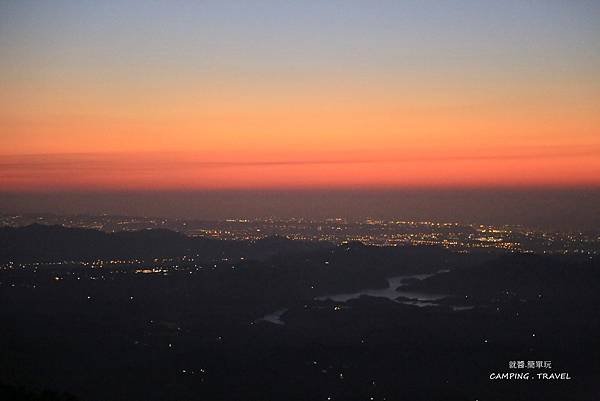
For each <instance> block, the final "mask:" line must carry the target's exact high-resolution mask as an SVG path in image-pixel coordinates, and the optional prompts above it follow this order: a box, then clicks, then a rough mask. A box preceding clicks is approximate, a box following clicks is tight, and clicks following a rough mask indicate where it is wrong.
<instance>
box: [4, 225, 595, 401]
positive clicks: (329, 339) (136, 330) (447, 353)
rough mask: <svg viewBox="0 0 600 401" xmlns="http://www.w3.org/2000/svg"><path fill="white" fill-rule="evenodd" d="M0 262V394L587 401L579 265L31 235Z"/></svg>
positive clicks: (87, 234) (44, 232)
mask: <svg viewBox="0 0 600 401" xmlns="http://www.w3.org/2000/svg"><path fill="white" fill-rule="evenodd" d="M0 266H1V267H2V270H0V321H1V322H2V324H1V326H0V346H1V348H0V383H1V385H0V399H28V400H42V399H43V400H75V399H77V400H89V401H95V400H97V401H100V400H128V401H129V400H151V401H152V400H214V401H218V400H257V401H268V400H428V401H435V400H497V401H507V400H561V401H562V400H575V401H579V400H580V401H588V400H589V401H595V400H598V399H600V381H599V380H598V378H599V377H600V309H599V305H600V304H599V301H600V293H599V291H598V289H599V288H600V266H599V263H598V260H597V258H596V259H594V258H590V257H589V256H581V257H577V256H541V255H533V254H515V253H499V252H497V251H495V252H460V253H456V252H450V251H448V250H444V249H441V248H432V247H410V246H406V247H368V246H364V245H362V244H359V243H350V244H342V245H339V246H335V245H333V244H330V243H326V242H322V243H321V242H310V243H307V242H298V241H289V240H286V239H284V238H277V237H273V238H267V239H264V240H258V241H248V242H244V241H218V240H208V239H202V238H191V237H185V236H183V235H180V234H176V233H173V232H169V231H141V232H133V233H131V232H128V233H125V232H124V233H116V234H105V233H101V232H97V231H91V230H81V229H65V228H61V227H47V226H38V225H34V226H28V227H23V228H0ZM414 275H417V277H413V278H406V279H405V280H404V281H402V287H401V290H404V291H409V292H410V293H414V294H440V297H435V298H436V299H435V300H433V301H432V300H431V299H429V301H423V300H422V299H421V300H420V301H417V299H416V298H419V296H408V295H406V294H404V295H401V294H398V297H397V298H396V299H393V298H392V299H390V297H388V298H385V297H373V296H360V297H359V296H357V297H355V298H352V299H349V300H347V301H345V302H342V301H340V300H338V301H336V300H335V299H338V298H336V297H332V298H333V299H327V297H324V298H321V297H323V296H326V295H331V294H338V293H351V292H357V291H359V290H362V289H367V288H373V289H377V288H385V287H386V286H387V285H388V282H387V281H386V278H389V277H396V276H414ZM430 275H431V276H430ZM392 290H393V289H392ZM441 296H443V297H441ZM317 298H319V299H322V300H317ZM274 312H278V313H275V314H273V313H274ZM264 316H266V318H265V319H261V318H262V317H264ZM504 373H506V374H519V375H518V376H509V377H510V378H508V379H501V378H497V377H503V376H502V374H504ZM561 373H563V375H562V376H561V375H560V374H561ZM491 377H492V378H491ZM516 377H519V378H516Z"/></svg>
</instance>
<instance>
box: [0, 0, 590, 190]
mask: <svg viewBox="0 0 600 401" xmlns="http://www.w3.org/2000/svg"><path fill="white" fill-rule="evenodd" d="M598 38H600V2H598V1H579V0H572V1H552V0H548V1H535V0H518V1H517V0H515V1H511V0H504V1H497V0H494V1H482V0H477V1H475V0H474V1H435V2H434V1H389V2H388V1H360V2H358V1H295V2H292V1H255V2H250V1H248V2H242V1H239V2H237V1H193V2H192V1H189V2H188V1H60V0H55V1H25V0H18V1H2V2H0V157H1V158H0V191H5V192H6V191H8V192H19V191H25V192H31V191H34V192H35V191H61V190H64V191H67V190H68V191H71V190H146V189H151V190H191V189H261V188H275V189H286V188H464V187H469V188H473V187H475V188H478V187H485V188H490V187H491V188H504V187H511V188H512V187H518V188H532V187H535V188H539V187H562V188H564V187H600V40H599V39H598Z"/></svg>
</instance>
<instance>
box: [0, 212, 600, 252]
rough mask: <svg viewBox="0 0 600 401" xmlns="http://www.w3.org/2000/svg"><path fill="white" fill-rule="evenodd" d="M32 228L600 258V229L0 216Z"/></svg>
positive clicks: (394, 222)
mask: <svg viewBox="0 0 600 401" xmlns="http://www.w3.org/2000/svg"><path fill="white" fill-rule="evenodd" d="M31 224H43V225H60V226H64V227H73V228H87V229H94V230H100V231H103V232H107V233H111V232H119V231H138V230H149V229H167V230H172V231H176V232H180V233H183V234H185V235H188V236H192V237H206V238H213V239H220V240H239V241H253V240H259V239H262V238H266V237H270V236H281V237H285V238H288V239H292V240H303V241H328V242H332V243H334V244H341V243H345V242H361V243H363V244H365V245H376V246H398V245H429V246H440V247H443V248H447V249H452V250H455V251H469V250H477V249H489V250H493V249H498V250H504V251H512V252H525V253H548V254H574V255H577V254H579V255H590V256H591V255H597V254H598V253H599V251H600V231H580V232H558V231H545V230H541V229H534V228H528V227H524V226H518V225H501V226H495V225H487V224H461V223H456V222H434V221H405V220H379V219H363V220H349V219H345V218H328V219H322V220H316V219H306V218H292V219H278V218H263V219H251V218H248V219H244V218H236V219H226V220H223V221H202V220H186V219H169V218H157V217H131V216H114V215H108V214H103V215H54V214H20V215H17V214H0V226H9V227H21V226H27V225H31Z"/></svg>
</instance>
